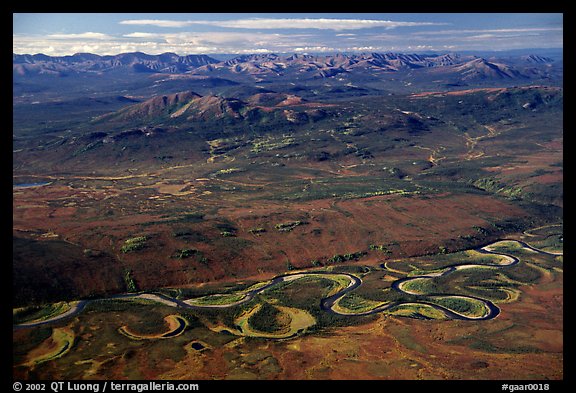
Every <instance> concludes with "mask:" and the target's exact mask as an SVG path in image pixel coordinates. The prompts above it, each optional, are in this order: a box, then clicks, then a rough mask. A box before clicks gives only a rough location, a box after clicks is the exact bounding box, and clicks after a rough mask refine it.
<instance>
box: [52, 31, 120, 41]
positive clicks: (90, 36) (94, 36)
mask: <svg viewBox="0 0 576 393" xmlns="http://www.w3.org/2000/svg"><path fill="white" fill-rule="evenodd" d="M46 37H48V38H52V39H55V40H78V39H82V40H109V39H111V38H112V36H110V35H108V34H103V33H94V32H91V31H88V32H86V33H75V34H48V35H47V36H46Z"/></svg>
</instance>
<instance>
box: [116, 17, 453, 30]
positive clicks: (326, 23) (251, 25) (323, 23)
mask: <svg viewBox="0 0 576 393" xmlns="http://www.w3.org/2000/svg"><path fill="white" fill-rule="evenodd" d="M120 24H123V25H139V26H157V27H189V26H193V25H207V26H217V27H225V28H234V29H256V30H262V29H266V30H269V29H319V30H334V31H341V30H359V29H368V28H373V27H383V28H386V29H394V28H397V27H415V26H440V25H447V24H448V23H435V22H402V21H390V20H377V19H327V18H319V19H312V18H291V19H275V18H249V19H235V20H222V21H207V20H197V21H191V20H188V21H175V20H163V19H129V20H123V21H120Z"/></svg>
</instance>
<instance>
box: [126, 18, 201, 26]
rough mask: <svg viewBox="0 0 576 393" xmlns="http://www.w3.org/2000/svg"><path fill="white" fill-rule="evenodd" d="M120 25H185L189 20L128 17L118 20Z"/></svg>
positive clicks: (187, 24) (189, 23)
mask: <svg viewBox="0 0 576 393" xmlns="http://www.w3.org/2000/svg"><path fill="white" fill-rule="evenodd" d="M119 23H120V24H121V25H136V26H158V27H186V26H190V25H191V23H193V22H191V21H179V20H164V19H128V20H123V21H120V22H119Z"/></svg>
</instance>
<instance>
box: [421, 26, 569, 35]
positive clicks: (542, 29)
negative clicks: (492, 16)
mask: <svg viewBox="0 0 576 393" xmlns="http://www.w3.org/2000/svg"><path fill="white" fill-rule="evenodd" d="M562 30H563V28H562V27H530V28H522V29H475V30H466V29H463V30H437V31H422V32H420V33H418V34H421V35H451V34H479V33H480V34H482V33H484V34H490V33H532V32H546V31H559V32H561V31H562Z"/></svg>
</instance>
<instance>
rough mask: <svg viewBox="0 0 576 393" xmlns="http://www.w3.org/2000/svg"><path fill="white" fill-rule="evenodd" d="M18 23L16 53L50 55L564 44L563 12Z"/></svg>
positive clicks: (42, 18) (47, 18)
mask: <svg viewBox="0 0 576 393" xmlns="http://www.w3.org/2000/svg"><path fill="white" fill-rule="evenodd" d="M12 20H13V52H14V53H18V54H37V53H44V54H47V55H51V56H64V55H72V54H74V53H86V52H88V53H95V54H99V55H115V54H119V53H126V52H144V53H148V54H160V53H165V52H173V53H177V54H179V55H188V54H219V53H220V54H253V53H334V52H390V51H394V52H405V53H422V52H428V53H429V52H458V51H491V50H495V51H500V50H512V49H529V48H562V47H563V14H561V13H521V14H519V13H468V14H462V13H443V14H439V13H408V14H406V13H402V14H400V13H395V14H377V13H369V14H360V13H350V14H343V13H340V14H332V13H324V14H318V13H316V14H310V13H296V14H288V13H283V14H279V13H276V14H264V13H256V14H254V13H252V14H248V13H235V14H229V13H211V14H208V13H196V14H187V13H180V14H167V13H156V14H143V13H132V14H126V13H122V14H120V13H80V14H78V13H15V14H13V17H12Z"/></svg>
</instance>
